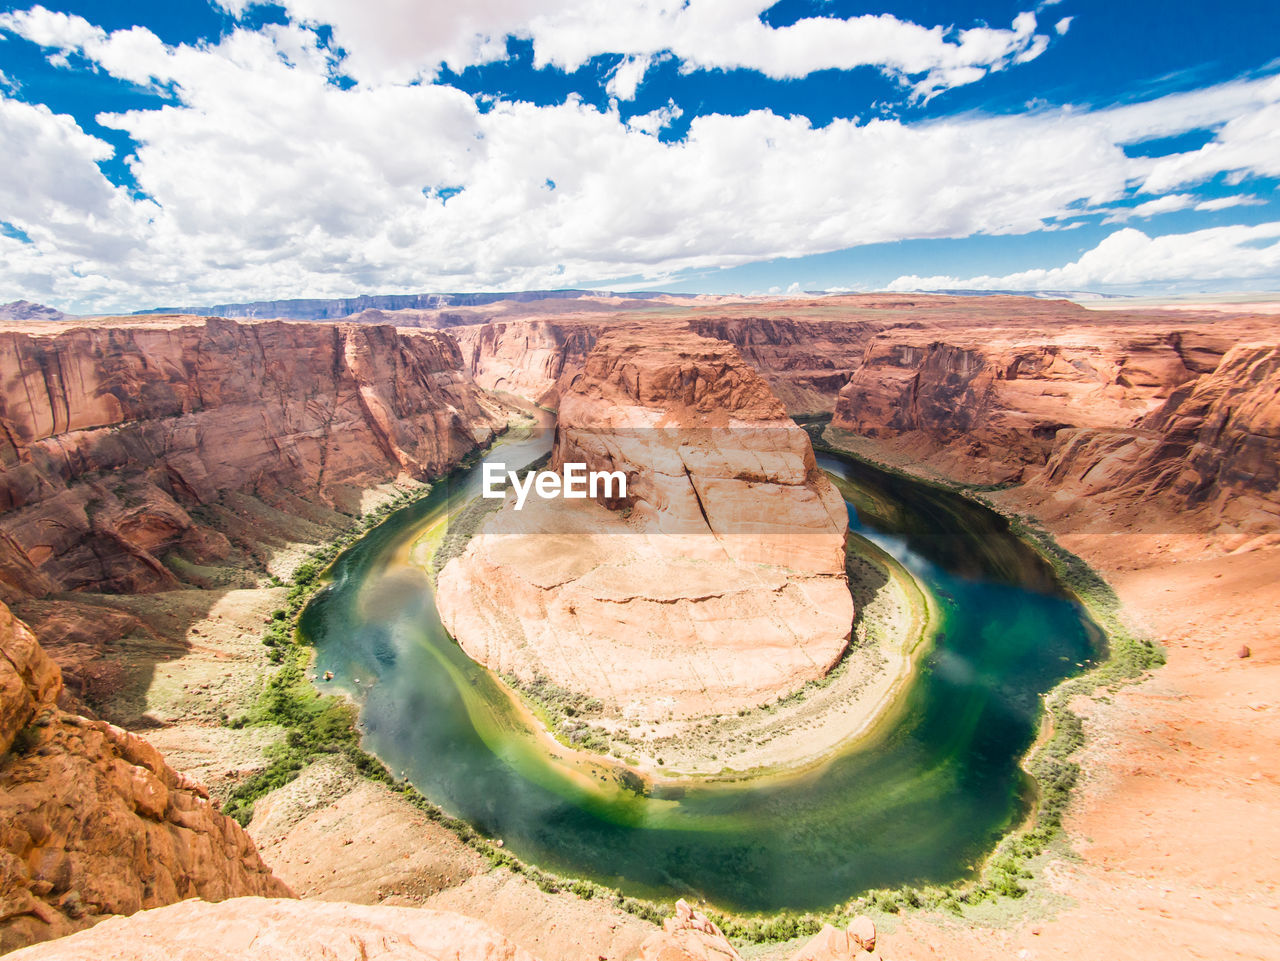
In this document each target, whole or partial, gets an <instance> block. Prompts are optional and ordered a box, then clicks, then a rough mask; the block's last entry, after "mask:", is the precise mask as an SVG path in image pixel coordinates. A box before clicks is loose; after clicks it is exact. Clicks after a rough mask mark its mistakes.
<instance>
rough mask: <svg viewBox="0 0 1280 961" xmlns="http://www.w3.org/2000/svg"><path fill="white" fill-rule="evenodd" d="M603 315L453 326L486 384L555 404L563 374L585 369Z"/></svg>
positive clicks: (468, 362)
mask: <svg viewBox="0 0 1280 961" xmlns="http://www.w3.org/2000/svg"><path fill="white" fill-rule="evenodd" d="M603 329H604V325H603V324H602V323H601V322H600V321H586V322H583V321H576V320H571V319H567V318H566V319H560V320H546V321H543V320H531V321H512V322H493V323H487V324H478V325H472V326H465V327H453V328H450V331H449V332H450V333H451V334H452V335H453V337H454V338H455V339H456V340H457V341H458V345H459V347H460V348H461V350H462V356H463V359H464V363H465V368H466V370H467V372H468V373H469V374H470V375H471V376H472V377H473V378H474V379H475V382H476V383H477V384H478V385H480V386H481V387H483V388H484V389H485V390H496V391H505V392H507V393H510V394H517V395H519V396H521V397H527V398H528V399H530V400H533V401H536V402H538V403H545V404H548V405H550V406H554V405H555V402H556V400H557V391H556V389H555V388H556V385H557V383H558V382H559V380H560V378H561V377H562V376H565V375H566V374H569V375H572V374H574V373H577V372H578V371H580V370H581V369H582V365H583V364H584V363H585V362H586V359H587V354H588V353H590V351H591V348H592V347H593V346H595V342H596V338H597V337H598V336H599V335H600V332H601V331H602V330H603Z"/></svg>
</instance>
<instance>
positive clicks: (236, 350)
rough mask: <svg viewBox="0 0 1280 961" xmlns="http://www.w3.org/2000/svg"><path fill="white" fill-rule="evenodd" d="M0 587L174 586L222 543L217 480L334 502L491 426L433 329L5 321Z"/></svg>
mask: <svg viewBox="0 0 1280 961" xmlns="http://www.w3.org/2000/svg"><path fill="white" fill-rule="evenodd" d="M0 378H2V379H3V389H2V390H0V426H2V427H3V433H2V434H0V510H2V511H3V515H0V599H4V600H6V601H9V602H12V601H14V600H17V599H21V598H24V597H31V596H41V595H45V594H48V593H50V592H53V591H67V590H104V591H110V592H119V593H133V592H139V591H152V590H162V589H167V588H172V587H175V586H177V585H178V584H179V578H178V577H177V576H176V575H175V573H174V571H173V570H172V569H171V567H170V566H166V563H165V561H166V558H167V556H168V555H170V554H172V553H175V552H176V553H178V554H180V555H181V556H182V557H183V559H184V560H186V561H188V562H190V563H194V564H202V563H216V562H217V561H219V560H221V559H225V558H226V557H227V555H228V553H229V552H230V550H231V545H230V544H229V542H228V541H227V538H226V537H224V536H223V534H222V532H221V531H220V529H219V528H220V527H221V526H222V525H220V524H218V523H217V522H216V520H209V521H208V522H204V523H202V522H201V520H200V519H199V517H200V514H201V513H204V514H209V513H210V510H209V509H210V508H211V507H212V506H213V505H216V504H218V502H220V501H221V500H223V499H225V498H226V497H227V495H228V493H229V492H246V493H249V494H252V495H254V496H255V497H258V498H260V499H262V500H264V501H265V502H267V503H276V504H280V505H282V506H285V507H286V509H294V510H295V512H296V504H295V503H294V502H295V501H296V499H301V500H303V501H307V502H312V503H317V504H322V505H325V506H328V507H332V508H335V509H337V510H340V511H342V512H344V513H353V512H356V511H357V510H358V507H359V505H360V502H361V497H362V494H363V491H364V490H365V489H366V488H368V487H369V486H371V485H373V484H375V483H378V482H381V481H385V480H388V479H392V478H395V477H397V476H408V477H415V478H426V477H430V476H434V475H437V474H439V473H440V472H442V471H444V470H445V469H447V468H448V467H450V466H451V465H453V464H454V463H456V462H457V461H458V460H459V459H461V458H462V457H463V456H464V455H465V454H466V453H468V452H469V451H471V450H473V449H474V448H475V447H476V445H477V443H478V442H482V441H484V440H486V439H487V438H488V437H489V436H490V435H491V434H492V432H493V429H494V428H495V426H496V425H497V424H498V422H499V420H498V418H497V416H496V415H495V414H494V413H493V412H492V411H491V410H490V409H488V408H487V407H486V402H485V400H484V398H483V396H482V394H481V393H480V391H479V390H478V389H477V388H476V386H475V385H474V383H472V381H471V379H470V378H469V377H468V376H467V375H466V374H465V372H464V371H463V370H462V358H461V355H460V353H459V351H458V348H457V345H456V344H455V343H454V341H453V340H452V339H451V338H449V337H447V336H445V335H442V334H438V333H434V332H425V331H409V330H396V329H393V328H391V327H371V326H361V325H347V324H343V325H312V324H293V323H281V322H273V323H259V324H240V323H236V322H234V321H228V320H219V319H215V318H210V319H206V320H189V321H186V322H168V323H162V322H157V321H152V322H149V323H143V322H137V321H135V322H133V323H115V324H112V325H110V326H94V327H82V326H75V325H58V326H57V327H48V328H41V329H39V330H32V329H30V328H26V329H9V330H7V331H4V332H0Z"/></svg>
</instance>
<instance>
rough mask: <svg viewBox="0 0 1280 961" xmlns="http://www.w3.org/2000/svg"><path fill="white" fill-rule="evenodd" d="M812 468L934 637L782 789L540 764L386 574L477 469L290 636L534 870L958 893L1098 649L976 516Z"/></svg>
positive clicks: (451, 645)
mask: <svg viewBox="0 0 1280 961" xmlns="http://www.w3.org/2000/svg"><path fill="white" fill-rule="evenodd" d="M549 444H550V440H549V437H548V436H545V435H544V436H540V437H532V438H529V439H526V440H519V441H510V442H507V443H505V444H503V445H501V446H500V448H498V449H496V450H495V451H494V452H493V453H491V455H490V457H492V458H493V459H494V460H503V461H505V462H506V463H507V464H509V465H515V464H524V463H529V462H532V461H533V460H535V459H536V458H537V457H538V456H540V455H541V454H542V453H544V452H545V451H546V450H547V449H548V447H549ZM819 462H820V464H821V465H822V467H823V468H825V469H826V470H827V471H828V472H830V473H831V474H832V476H833V477H834V478H836V479H837V481H838V483H839V486H840V488H841V490H842V492H843V493H844V494H845V497H846V500H847V501H848V502H849V505H850V527H851V530H852V531H853V532H854V533H855V534H856V535H857V536H860V537H866V538H868V539H870V540H872V541H874V542H875V543H876V544H878V545H879V546H880V547H881V548H883V549H884V550H886V551H888V552H889V553H891V554H892V555H893V556H894V557H896V558H897V559H898V561H899V562H900V563H901V564H902V565H903V566H905V567H906V568H907V569H908V570H909V571H910V572H911V573H912V574H913V575H914V576H915V577H916V578H917V580H918V581H919V583H920V584H921V586H922V587H923V588H924V589H925V590H928V591H930V592H931V593H932V595H933V596H934V598H935V599H936V601H937V607H938V609H939V612H940V623H939V624H938V628H939V633H938V635H937V638H936V642H935V643H934V645H933V648H932V650H931V651H930V652H929V653H928V654H926V655H924V657H923V658H922V660H921V663H920V665H919V667H918V670H917V672H916V674H915V676H914V678H913V679H912V681H911V682H910V683H909V684H908V686H907V687H906V689H905V690H904V692H903V694H902V695H901V696H902V698H903V701H902V703H901V704H900V705H899V709H898V710H895V711H894V712H893V713H892V721H891V722H889V723H885V724H881V725H879V726H878V728H877V729H876V730H875V731H874V732H873V733H872V734H871V735H870V736H868V737H865V738H862V739H860V740H858V741H857V742H856V743H853V744H850V745H849V746H848V747H846V748H845V749H843V750H839V751H837V752H835V753H834V754H833V756H832V757H831V758H830V759H829V760H828V761H827V762H826V763H824V764H822V765H818V766H816V767H813V768H811V769H808V770H806V771H803V772H799V773H792V774H772V775H767V776H762V777H757V778H754V779H746V780H741V781H739V782H714V783H700V782H691V783H689V784H687V785H685V786H682V787H680V788H666V789H663V788H657V789H654V790H653V791H652V793H651V794H650V795H649V796H642V795H639V794H636V793H634V792H632V791H631V790H628V789H627V788H626V787H625V786H624V785H623V783H621V781H622V779H620V778H618V777H617V772H616V771H611V770H610V769H609V768H607V767H602V768H601V769H600V770H599V771H596V772H593V773H591V774H589V775H585V776H584V775H583V773H582V772H581V770H578V769H573V768H569V767H567V766H566V765H564V764H563V763H562V762H560V761H558V760H557V759H556V758H555V757H553V752H552V750H551V749H550V748H551V747H554V746H553V745H548V743H547V741H546V740H545V739H539V738H536V737H534V736H532V735H531V734H530V732H529V728H528V724H527V722H526V721H525V720H524V718H523V716H522V714H521V712H520V711H519V710H518V709H516V708H515V707H513V704H512V700H511V698H510V696H509V695H508V693H507V692H506V691H505V690H504V689H503V688H502V687H501V685H500V684H499V682H497V681H496V680H495V679H494V678H493V677H492V675H491V674H490V673H489V672H488V671H486V670H485V669H484V668H482V667H480V666H478V665H476V664H475V663H474V662H472V661H471V660H470V659H469V658H468V657H467V656H466V655H465V654H464V653H463V652H462V650H461V649H460V648H459V647H458V646H457V644H456V643H455V642H454V641H453V640H452V638H450V637H449V635H448V634H447V633H446V632H445V630H444V628H443V626H442V625H441V623H440V620H439V617H438V616H437V614H436V609H435V604H434V600H433V597H432V593H431V589H430V585H429V581H428V579H427V576H426V574H425V573H424V572H423V571H422V570H421V569H420V568H418V567H416V566H414V565H411V564H409V563H407V560H406V547H407V546H408V545H409V544H412V543H413V542H414V541H415V540H416V539H418V538H419V537H420V536H422V534H423V532H424V531H427V530H430V529H432V528H433V527H437V528H438V527H439V526H440V525H441V522H442V521H444V520H445V519H446V518H447V517H448V516H449V515H450V514H452V513H454V512H456V511H457V510H458V509H460V508H461V507H463V506H464V505H465V504H466V503H468V502H469V501H470V500H471V499H472V498H474V497H475V496H476V495H477V494H478V492H479V484H480V466H479V465H477V466H476V467H474V468H471V469H468V470H465V471H460V472H457V473H455V474H454V475H453V476H451V477H450V478H448V479H445V480H441V481H440V482H439V483H438V484H437V486H436V487H435V489H434V490H433V491H432V492H431V494H430V495H429V496H428V497H426V498H425V499H423V500H422V501H419V502H417V503H416V504H414V505H412V506H410V507H407V508H404V509H402V510H401V511H398V512H397V513H395V514H393V515H391V516H390V517H389V518H388V519H387V520H386V521H385V522H384V523H383V524H381V525H380V526H378V527H377V528H375V529H374V530H373V531H371V532H370V533H369V534H367V535H366V536H365V537H363V538H362V539H361V540H360V541H359V542H357V543H356V544H355V545H353V546H352V547H351V548H350V549H349V550H347V551H346V552H345V553H344V554H343V555H342V556H341V557H340V558H339V559H338V561H337V562H336V563H335V565H334V567H333V568H332V570H331V572H330V576H331V583H330V584H329V586H328V587H327V588H326V589H325V590H324V591H323V592H322V593H320V594H319V595H318V596H317V597H316V598H315V599H314V600H313V601H312V602H311V604H310V605H309V606H308V607H307V609H306V610H305V611H304V613H303V617H302V621H301V631H302V634H303V636H304V638H305V639H306V640H308V641H309V642H310V643H311V644H313V645H314V646H315V649H316V669H317V670H318V671H319V672H324V671H326V670H328V671H333V672H334V674H335V680H334V682H333V683H334V685H337V686H340V687H341V688H343V689H345V690H347V691H349V692H350V693H351V694H352V695H353V696H354V697H355V699H356V701H357V703H358V704H359V705H360V724H361V729H362V731H363V738H364V741H363V743H364V746H365V747H366V748H367V749H368V750H370V751H372V752H373V753H375V754H377V755H378V756H379V757H380V758H382V760H383V761H384V762H385V763H386V764H387V766H388V767H389V768H391V769H392V770H393V771H395V772H397V773H399V772H404V776H406V777H407V778H408V779H409V780H410V781H411V782H412V783H413V784H414V786H415V787H417V788H418V790H419V791H421V792H422V793H423V794H424V795H426V796H427V797H428V798H430V799H431V800H432V801H434V802H436V803H437V804H439V805H440V806H441V807H442V808H444V809H445V810H446V811H448V812H449V813H451V814H453V815H455V816H458V817H461V818H465V819H466V820H467V821H468V822H470V823H471V824H473V825H474V826H475V827H476V828H477V829H478V830H480V831H482V832H483V833H485V834H488V835H491V836H493V837H497V838H502V839H503V841H504V843H505V845H506V848H507V849H508V850H510V851H511V852H512V853H514V854H516V855H517V856H519V857H520V858H521V859H523V860H525V861H528V862H530V863H533V864H536V865H539V866H541V867H543V868H546V869H549V870H553V871H556V872H558V873H562V874H565V875H569V876H574V877H589V878H592V879H594V880H597V881H600V882H603V883H606V884H609V885H611V886H614V887H617V888H620V889H622V890H623V891H625V892H627V893H629V894H632V895H636V896H648V897H656V898H670V897H674V896H694V897H700V898H705V899H706V900H708V901H710V902H712V903H714V904H716V905H718V906H720V907H722V908H725V909H731V910H737V911H743V912H755V911H772V910H778V909H782V908H790V909H816V908H823V907H828V906H831V905H834V904H836V903H839V902H842V901H844V900H846V899H848V898H849V897H851V896H853V895H855V894H857V893H859V892H861V891H865V890H867V889H869V888H874V887H889V886H896V885H899V884H903V883H942V882H948V881H953V880H958V879H960V878H963V877H965V876H968V875H970V874H972V873H973V871H974V869H975V867H976V865H978V864H979V863H980V862H981V860H982V859H983V858H984V857H985V855H986V854H987V853H988V852H989V851H990V850H991V848H992V846H993V845H994V843H995V842H996V840H997V839H998V838H999V837H1000V835H1001V834H1003V833H1004V832H1006V831H1007V830H1008V829H1009V828H1010V827H1011V826H1013V825H1014V824H1015V823H1016V822H1017V821H1018V820H1019V819H1020V818H1022V817H1023V816H1024V815H1025V813H1026V811H1027V810H1028V806H1029V804H1030V803H1031V800H1032V797H1033V786H1032V785H1031V784H1030V783H1029V781H1028V779H1027V778H1026V776H1025V775H1024V774H1023V773H1022V772H1021V770H1020V768H1019V761H1020V759H1021V757H1022V755H1023V754H1024V753H1025V752H1026V750H1027V749H1028V747H1029V746H1030V744H1031V742H1032V740H1033V738H1034V735H1035V730H1036V724H1037V719H1038V717H1039V713H1040V709H1041V695H1042V694H1044V693H1045V692H1047V691H1048V690H1049V689H1051V688H1052V687H1053V686H1054V685H1055V684H1057V683H1058V682H1059V681H1061V680H1062V679H1063V678H1065V677H1067V676H1069V675H1071V674H1073V673H1077V672H1079V671H1080V670H1081V669H1082V668H1081V665H1085V664H1087V662H1088V660H1089V659H1090V658H1094V657H1096V656H1097V653H1098V649H1097V645H1098V643H1099V638H1100V633H1099V632H1098V630H1097V629H1096V627H1094V626H1093V624H1092V622H1090V621H1089V620H1088V619H1087V617H1086V615H1085V614H1084V613H1083V611H1082V610H1081V608H1080V607H1079V605H1078V604H1077V603H1075V602H1074V601H1073V600H1070V599H1068V598H1067V597H1066V596H1065V595H1064V593H1063V592H1062V591H1061V590H1060V589H1059V588H1058V586H1057V585H1056V583H1055V581H1054V579H1053V576H1052V574H1051V571H1050V569H1049V568H1048V566H1047V565H1046V564H1045V563H1044V562H1043V561H1042V560H1041V559H1040V557H1039V556H1038V555H1037V554H1036V553H1035V552H1034V551H1033V550H1031V549H1030V548H1029V547H1028V546H1027V545H1025V544H1024V543H1023V542H1022V541H1020V540H1019V539H1018V538H1016V537H1015V536H1013V535H1012V534H1011V533H1010V532H1009V530H1008V527H1007V524H1006V523H1005V521H1004V520H1003V519H1002V518H1001V517H999V516H998V515H996V514H995V513H993V512H991V511H989V510H986V509H985V508H982V507H980V506H978V505H975V504H973V503H972V502H970V501H967V500H965V499H964V498H962V497H960V496H958V495H955V494H952V493H950V492H947V491H943V490H940V489H937V488H933V487H931V486H927V485H923V484H917V483H913V482H909V481H905V480H902V479H900V478H898V477H895V476H892V475H889V474H886V473H884V472H881V471H878V470H875V469H873V468H871V467H868V466H865V465H862V464H859V463H856V462H851V461H846V460H844V459H841V458H836V457H834V456H831V455H826V454H820V455H819ZM855 544H856V541H855ZM327 686H329V685H326V687H327Z"/></svg>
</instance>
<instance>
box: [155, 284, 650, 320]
mask: <svg viewBox="0 0 1280 961" xmlns="http://www.w3.org/2000/svg"><path fill="white" fill-rule="evenodd" d="M662 296H664V295H663V294H661V293H660V292H658V291H651V290H650V291H638V292H631V293H613V292H611V291H605V290H520V291H512V292H509V293H478V294H380V295H366V296H363V297H339V298H334V299H331V300H325V299H299V300H257V301H253V302H251V303H243V304H214V305H212V306H206V307H154V308H152V309H150V310H139V311H135V316H138V315H145V314H194V315H197V316H215V317H249V318H254V317H270V318H275V319H280V320H338V319H340V318H343V317H350V316H352V315H353V314H359V313H362V312H364V311H366V310H440V309H442V308H446V307H485V306H488V305H490V304H496V303H500V302H502V301H513V302H515V303H522V304H525V303H532V302H535V301H540V300H577V299H580V298H584V297H614V298H622V299H626V300H653V299H655V298H658V297H662Z"/></svg>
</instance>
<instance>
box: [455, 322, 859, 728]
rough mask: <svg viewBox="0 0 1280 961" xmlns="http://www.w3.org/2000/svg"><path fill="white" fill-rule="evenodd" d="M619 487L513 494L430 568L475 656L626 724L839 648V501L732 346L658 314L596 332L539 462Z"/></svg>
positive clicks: (675, 710)
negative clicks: (598, 705) (547, 452)
mask: <svg viewBox="0 0 1280 961" xmlns="http://www.w3.org/2000/svg"><path fill="white" fill-rule="evenodd" d="M567 462H568V463H584V464H586V465H587V469H588V470H589V471H619V472H622V473H623V474H625V475H626V476H627V478H628V485H627V495H626V497H625V498H614V499H611V500H608V499H606V498H605V497H604V495H603V492H601V493H600V496H598V497H597V499H596V500H591V499H586V500H564V499H558V500H542V499H538V498H536V497H533V498H530V499H529V500H528V501H527V502H526V503H525V505H524V507H523V509H522V510H515V509H514V502H513V498H512V495H508V502H507V504H506V505H505V507H504V508H503V510H501V511H499V512H498V513H497V514H496V515H495V516H494V517H493V518H492V519H491V520H490V521H489V522H488V524H487V526H486V527H485V528H484V529H483V531H482V533H481V534H480V535H479V536H477V537H476V538H475V539H474V540H473V541H472V543H471V544H470V545H469V547H468V549H467V550H466V551H465V553H464V554H463V555H462V556H461V557H458V558H455V559H454V560H452V561H450V563H449V564H448V565H446V567H445V568H444V570H443V571H442V572H441V575H440V578H439V585H438V592H437V593H438V606H439V609H440V612H441V616H442V618H443V620H444V623H445V626H446V627H447V628H448V629H449V630H450V632H451V633H452V634H453V635H454V636H455V637H456V638H457V639H458V641H459V643H460V644H461V645H462V646H463V648H464V649H465V650H466V651H467V652H468V653H469V654H470V655H471V656H472V657H474V658H475V659H477V660H478V661H480V662H482V663H484V664H486V665H487V666H489V667H491V668H493V669H494V670H496V671H498V672H501V673H511V674H514V675H516V676H517V677H518V678H519V679H520V680H521V681H523V682H526V683H529V682H533V681H535V680H536V679H539V678H545V679H548V680H550V681H552V682H554V683H555V684H556V685H559V686H561V687H564V688H568V689H571V690H574V691H578V692H581V693H585V694H589V695H591V696H593V697H596V698H599V699H600V700H602V701H603V702H604V710H605V713H606V714H607V715H609V716H612V717H623V718H628V719H647V720H660V719H674V720H677V721H681V722H683V721H688V720H691V719H693V718H696V717H700V716H707V715H715V714H722V713H726V712H731V711H736V710H738V709H739V708H743V707H751V706H755V705H758V704H761V703H763V702H765V701H768V700H770V699H771V698H773V697H776V696H778V695H780V694H783V693H786V692H788V691H791V690H794V689H795V688H796V687H798V686H800V685H801V684H803V683H804V682H805V681H807V680H810V679H813V678H817V677H820V676H822V675H823V674H824V673H825V672H826V671H828V670H830V669H831V667H832V666H833V665H834V664H835V663H836V662H837V661H838V660H839V659H840V657H841V655H842V654H843V652H844V650H845V648H846V646H847V643H848V639H849V636H850V632H851V628H852V621H853V605H852V600H851V598H850V596H849V590H848V584H847V582H846V580H845V574H844V538H845V532H846V529H847V515H846V513H845V507H844V503H843V501H842V500H841V499H840V497H839V495H838V494H837V493H836V492H835V490H834V488H832V486H831V484H830V483H829V482H828V481H827V479H826V477H825V475H824V474H823V473H822V472H821V471H820V470H819V469H818V468H817V465H816V463H815V461H814V457H813V451H812V448H811V447H810V444H809V439H808V436H807V435H806V434H805V433H804V432H803V431H802V430H800V429H799V428H798V427H796V426H795V424H794V423H792V421H791V420H790V419H789V418H788V417H787V416H786V412H785V410H784V409H783V407H782V404H781V403H780V402H779V401H778V399H777V398H776V397H775V396H774V395H773V394H772V392H771V391H770V390H769V387H768V385H767V384H766V383H765V382H764V381H763V380H762V379H761V378H760V377H759V376H758V375H757V374H756V373H755V372H754V371H753V370H752V369H751V368H750V367H749V366H748V365H747V364H745V363H744V362H743V361H742V359H741V357H740V356H739V355H738V354H737V352H736V351H735V350H734V349H733V348H732V347H731V346H729V345H728V344H725V343H723V342H720V341H713V340H708V339H706V338H701V337H698V336H697V335H695V334H692V333H691V332H689V331H688V330H685V329H683V328H681V327H678V326H674V327H673V326H670V325H646V326H643V327H628V328H625V329H618V330H613V331H610V332H609V333H607V334H605V335H602V336H601V337H600V339H599V341H598V342H597V344H596V346H595V348H594V349H593V350H592V352H591V355H590V356H589V357H588V359H587V361H586V364H585V369H584V371H583V372H582V373H580V374H578V375H575V376H574V377H573V378H572V379H571V380H570V381H569V382H568V384H567V385H566V386H565V388H564V394H563V396H562V398H561V403H560V421H559V424H558V427H557V435H556V444H555V448H554V450H553V453H552V458H551V468H550V469H551V470H552V471H555V472H560V471H561V469H562V467H563V465H564V464H565V463H567Z"/></svg>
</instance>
